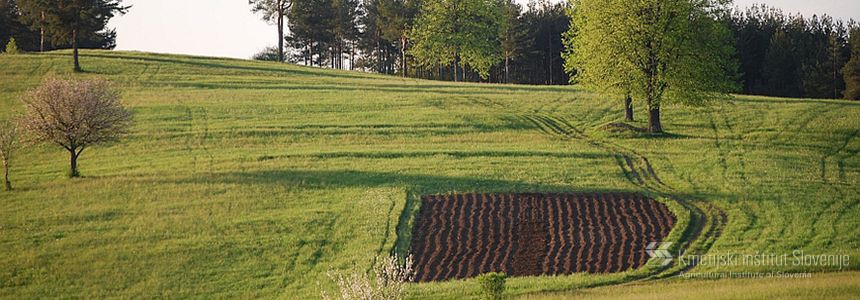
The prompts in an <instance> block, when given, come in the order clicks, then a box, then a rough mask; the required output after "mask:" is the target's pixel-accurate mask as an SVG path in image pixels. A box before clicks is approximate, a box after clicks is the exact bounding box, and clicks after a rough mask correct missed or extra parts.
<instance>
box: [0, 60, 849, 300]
mask: <svg viewBox="0 0 860 300" xmlns="http://www.w3.org/2000/svg"><path fill="white" fill-rule="evenodd" d="M81 55H82V56H81V60H82V65H83V67H84V69H85V70H86V72H85V73H83V74H73V73H71V72H70V69H71V68H70V66H71V57H70V53H69V52H67V51H59V52H49V53H45V54H25V55H12V56H10V55H0V117H8V116H12V115H15V114H18V113H21V112H22V110H23V105H22V103H21V101H20V97H21V95H22V94H23V93H24V92H25V91H27V90H28V89H31V88H33V87H35V86H36V85H38V84H39V83H40V82H41V80H42V78H43V77H44V76H46V75H48V74H55V75H58V76H61V77H89V76H100V77H104V78H107V79H109V80H111V81H112V82H114V83H115V85H116V87H117V88H119V89H120V90H121V91H122V95H123V98H122V99H123V103H124V104H125V105H126V106H127V107H128V108H129V109H130V110H131V111H132V112H133V115H134V125H133V126H132V128H131V131H130V133H129V134H128V135H127V136H126V137H125V138H123V139H122V140H121V141H120V142H118V143H114V144H110V145H104V146H98V147H94V148H91V149H87V150H86V151H85V152H84V153H83V155H82V156H81V158H80V160H79V167H80V170H81V173H82V175H83V176H84V177H83V178H79V179H69V178H66V177H65V174H66V172H67V165H68V157H67V155H68V154H67V152H66V151H64V150H63V149H61V148H59V147H56V146H51V145H30V146H27V147H26V148H24V149H23V150H21V151H19V153H18V156H17V157H16V159H15V160H14V161H13V162H12V163H13V166H12V170H11V178H12V184H13V186H14V187H15V190H14V191H12V192H4V193H0V253H2V254H3V255H0V298H41V297H75V298H77V297H87V298H89V297H109V296H110V297H123V298H141V297H143V298H152V297H169V298H179V297H191V296H203V297H217V298H224V297H231V298H232V297H241V298H253V297H265V298H290V299H300V298H318V297H320V295H321V293H322V292H323V291H326V292H328V293H329V294H332V293H334V292H335V284H334V283H333V282H332V280H331V279H330V278H329V277H328V276H327V274H328V273H330V272H366V271H368V270H369V269H370V268H371V267H372V265H373V263H374V259H375V258H376V257H379V256H385V255H389V254H390V253H401V254H402V253H406V252H408V243H409V240H410V233H411V226H412V224H413V222H414V216H415V212H416V211H417V210H418V206H419V203H418V199H419V197H420V196H421V195H424V194H436V193H469V192H569V191H571V192H581V191H602V192H612V191H627V192H640V193H644V194H648V195H652V196H654V197H656V198H659V199H661V201H664V202H665V203H667V204H668V205H669V206H670V208H671V209H672V210H673V212H676V214H678V215H679V220H680V221H679V225H678V227H677V228H676V230H675V231H673V232H672V235H671V236H670V239H671V240H673V241H676V242H677V244H678V245H679V246H678V247H681V246H682V245H683V246H684V247H686V249H688V250H690V251H691V253H692V254H705V253H729V254H752V253H757V252H765V253H780V254H781V253H792V251H795V250H801V251H804V252H805V253H808V254H841V255H848V256H850V257H851V258H852V260H851V261H850V265H848V266H843V267H841V268H837V267H834V266H822V265H817V266H816V265H788V266H780V267H776V266H749V265H734V266H714V265H701V266H697V267H695V268H693V269H687V268H684V267H683V266H680V265H676V266H673V267H669V268H668V269H667V268H657V267H646V268H643V269H641V270H631V271H628V272H624V273H618V274H573V275H568V276H544V277H528V278H513V279H509V280H508V294H509V295H511V296H527V297H544V296H548V297H554V296H559V295H561V296H562V297H567V296H576V295H579V296H584V297H591V296H594V297H597V296H601V295H603V296H605V297H609V298H614V297H628V298H640V297H647V295H648V293H649V292H653V291H654V290H655V289H657V290H660V291H661V292H663V291H675V292H677V293H678V294H676V295H677V296H678V297H688V298H691V297H695V298H702V297H705V298H706V297H708V296H719V295H720V294H719V293H717V292H713V293H706V294H698V295H693V294H689V293H690V291H689V290H687V291H683V290H685V288H686V287H693V288H697V287H701V286H707V287H711V289H722V290H725V289H731V290H735V291H737V290H739V289H746V288H749V289H755V293H753V294H749V295H746V294H734V295H736V296H737V297H739V298H745V297H747V296H750V297H764V298H766V297H770V296H776V297H781V296H784V297H790V296H799V297H802V296H805V295H807V296H808V295H812V296H825V295H842V296H850V295H852V294H853V295H856V294H858V293H860V284H858V281H860V275H859V274H858V273H856V272H839V271H858V270H860V267H858V262H857V260H860V206H858V202H860V184H858V183H860V156H858V152H860V139H858V132H860V102H851V101H841V100H808V99H783V98H767V97H753V96H736V97H734V99H732V100H729V101H719V102H715V103H712V104H711V105H709V106H706V107H688V106H679V105H669V106H668V107H666V109H665V112H664V118H665V119H664V124H663V125H664V127H665V129H666V131H667V134H665V135H661V136H648V135H644V134H639V133H635V132H620V133H615V132H610V131H607V130H605V126H604V125H605V124H607V123H611V122H619V121H621V120H623V111H622V108H623V107H622V101H620V99H612V98H608V97H606V96H602V95H599V94H596V93H594V92H591V91H588V90H584V89H582V88H579V87H576V86H569V87H568V86H565V87H561V86H559V87H555V86H518V85H494V84H468V83H448V82H436V81H424V80H416V79H404V78H399V77H389V76H382V75H371V74H365V73H360V72H348V71H333V70H322V69H316V68H307V67H300V66H294V65H286V64H277V63H266V62H254V61H244V60H232V59H218V58H204V57H191V56H178V55H162V54H146V53H135V52H114V51H83V52H82V54H81ZM636 113H637V114H638V115H637V117H639V121H642V120H645V118H644V117H645V114H644V112H643V111H641V110H639V107H637V111H636ZM633 125H636V126H644V125H643V123H641V122H638V123H634V124H633ZM676 250H677V249H676ZM774 270H780V271H784V272H813V273H814V275H815V276H814V279H815V280H818V281H819V282H825V281H827V282H829V281H828V278H830V279H833V280H837V279H834V278H838V280H840V282H847V283H846V284H839V285H835V284H820V285H819V284H816V285H815V286H816V290H813V291H818V292H819V293H816V294H803V293H804V292H803V291H799V290H783V288H781V287H780V285H779V284H777V283H778V281H774V280H771V281H767V280H722V281H713V280H696V279H683V280H682V279H670V280H668V283H667V282H665V281H666V280H659V279H660V278H664V277H674V275H677V274H679V273H681V272H683V271H690V272H717V271H720V272H721V271H732V272H742V271H750V272H758V271H774ZM835 272H839V273H835ZM821 273H825V274H821ZM795 280H799V282H801V283H802V282H804V281H802V280H800V279H795ZM597 286H602V287H597ZM631 286H634V288H629V287H631ZM592 287H597V288H594V289H591V288H592ZM706 290H707V289H706ZM477 293H478V287H477V283H476V282H475V281H473V280H461V281H451V282H443V283H422V284H411V285H410V286H409V288H408V296H409V297H415V298H435V297H443V298H445V297H447V298H457V297H462V296H476V295H477ZM613 293H616V294H613ZM684 293H686V294H684ZM669 298H671V297H669Z"/></svg>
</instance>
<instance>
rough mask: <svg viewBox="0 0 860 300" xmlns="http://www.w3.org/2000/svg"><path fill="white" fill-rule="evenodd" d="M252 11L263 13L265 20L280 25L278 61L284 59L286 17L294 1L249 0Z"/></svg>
mask: <svg viewBox="0 0 860 300" xmlns="http://www.w3.org/2000/svg"><path fill="white" fill-rule="evenodd" d="M248 4H249V5H251V11H252V12H254V13H260V14H263V20H265V21H266V22H269V23H272V24H274V25H275V26H277V27H278V61H279V62H283V61H284V17H285V16H286V14H287V11H289V9H290V6H291V5H292V1H289V0H248Z"/></svg>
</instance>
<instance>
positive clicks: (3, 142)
mask: <svg viewBox="0 0 860 300" xmlns="http://www.w3.org/2000/svg"><path fill="white" fill-rule="evenodd" d="M17 149H18V127H17V126H15V123H14V122H12V121H10V120H5V121H0V159H2V160H3V179H4V181H3V182H4V183H5V184H4V186H5V188H6V190H7V191H11V190H12V182H10V181H9V162H10V161H11V160H12V153H13V152H15V150H17Z"/></svg>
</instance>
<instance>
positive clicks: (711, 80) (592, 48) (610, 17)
mask: <svg viewBox="0 0 860 300" xmlns="http://www.w3.org/2000/svg"><path fill="white" fill-rule="evenodd" d="M570 4H571V7H572V8H571V9H570V13H571V14H572V21H571V22H572V24H571V27H572V29H571V30H572V32H570V33H569V34H568V35H567V36H568V39H569V40H568V41H567V45H568V47H569V49H568V51H567V53H566V54H565V59H566V60H568V66H569V70H573V71H575V80H576V81H577V82H579V83H582V84H584V85H586V86H591V87H594V88H597V89H599V90H602V91H605V92H610V93H614V94H620V95H621V94H624V93H625V92H630V94H631V95H632V96H633V97H634V99H643V100H644V101H645V106H646V108H647V110H648V131H649V132H652V133H659V132H662V131H663V126H662V124H661V119H660V109H661V107H662V105H663V104H664V103H666V102H678V103H689V104H696V103H703V102H705V101H708V100H712V99H716V98H718V97H723V96H728V95H727V92H730V91H733V90H734V89H735V81H734V78H733V76H734V73H735V72H736V66H735V63H734V62H733V60H732V59H731V58H732V55H733V53H734V50H733V48H732V44H731V40H730V36H729V32H728V30H727V29H726V28H725V27H724V26H722V24H720V23H718V22H717V21H716V17H717V16H716V15H715V14H716V13H718V12H720V11H722V9H723V8H722V4H721V3H720V2H717V1H710V0H701V1H687V0H639V1H622V0H572V1H571V2H570Z"/></svg>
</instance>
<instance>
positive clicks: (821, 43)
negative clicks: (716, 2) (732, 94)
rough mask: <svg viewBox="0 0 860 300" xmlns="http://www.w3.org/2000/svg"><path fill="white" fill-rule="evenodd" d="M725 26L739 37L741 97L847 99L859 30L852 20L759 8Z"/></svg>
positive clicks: (740, 13)
mask: <svg viewBox="0 0 860 300" xmlns="http://www.w3.org/2000/svg"><path fill="white" fill-rule="evenodd" d="M723 22H724V23H725V24H726V26H727V27H728V28H729V29H730V30H731V31H732V33H733V35H734V38H735V49H736V53H737V59H738V61H739V64H740V72H741V84H742V86H743V93H745V94H754V95H768V96H780V97H806V98H842V97H843V92H844V91H845V88H846V80H845V76H844V75H845V74H844V72H845V70H846V64H847V63H848V61H849V60H850V59H851V47H852V45H851V44H850V43H849V37H850V35H851V32H852V30H855V32H856V28H857V24H856V23H854V22H853V21H849V22H847V23H846V22H843V21H840V20H834V19H833V18H831V17H829V16H826V15H825V16H822V17H818V16H813V17H811V18H804V17H803V16H801V15H799V14H797V15H792V14H786V13H784V12H782V11H781V10H779V9H775V8H770V7H767V6H765V5H760V6H753V7H750V8H748V9H746V10H743V11H740V10H736V11H734V12H733V13H732V14H731V15H729V16H726V17H725V18H724V20H723ZM854 47H860V45H854ZM845 96H846V98H850V97H848V95H845Z"/></svg>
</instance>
